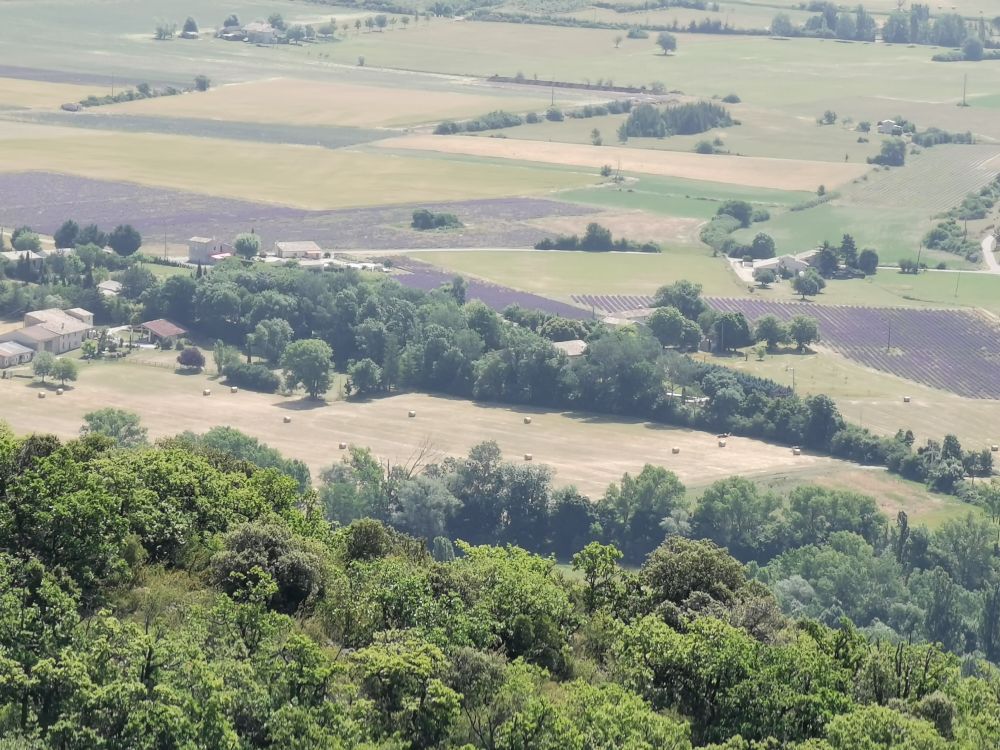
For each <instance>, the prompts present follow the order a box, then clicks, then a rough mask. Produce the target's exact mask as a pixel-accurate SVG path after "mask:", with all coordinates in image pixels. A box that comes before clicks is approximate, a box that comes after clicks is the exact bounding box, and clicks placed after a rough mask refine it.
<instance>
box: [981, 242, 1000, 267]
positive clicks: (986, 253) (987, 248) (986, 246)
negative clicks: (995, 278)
mask: <svg viewBox="0 0 1000 750" xmlns="http://www.w3.org/2000/svg"><path fill="white" fill-rule="evenodd" d="M996 247H997V238H996V237H994V236H993V235H992V234H988V235H986V236H985V237H983V260H985V261H986V267H987V268H988V269H989V271H990V273H995V274H1000V262H998V261H997V256H996V255H995V253H994V252H993V251H994V250H996Z"/></svg>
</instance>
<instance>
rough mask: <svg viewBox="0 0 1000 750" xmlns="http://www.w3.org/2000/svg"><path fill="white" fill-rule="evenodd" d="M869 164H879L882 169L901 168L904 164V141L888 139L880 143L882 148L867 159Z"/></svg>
mask: <svg viewBox="0 0 1000 750" xmlns="http://www.w3.org/2000/svg"><path fill="white" fill-rule="evenodd" d="M868 163H869V164H879V165H881V166H883V167H901V166H903V164H905V163H906V141H904V140H903V139H901V138H890V139H887V140H884V141H882V148H881V149H880V150H879V152H878V154H876V155H875V156H869V157H868Z"/></svg>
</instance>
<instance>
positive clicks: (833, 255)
mask: <svg viewBox="0 0 1000 750" xmlns="http://www.w3.org/2000/svg"><path fill="white" fill-rule="evenodd" d="M878 261H879V259H878V253H877V252H876V251H875V250H873V249H871V248H865V249H864V250H861V251H860V252H858V246H857V243H856V242H855V241H854V237H852V236H851V235H849V234H845V235H844V236H843V237H841V240H840V244H839V245H832V244H830V242H828V241H827V240H823V244H822V245H820V247H819V252H818V253H817V255H816V261H815V262H816V270H817V271H818V272H819V275H820V276H822V277H823V278H825V279H832V278H841V277H844V278H852V277H854V276H857V275H859V274H861V275H864V276H871V275H873V274H874V273H875V272H876V271H877V270H878Z"/></svg>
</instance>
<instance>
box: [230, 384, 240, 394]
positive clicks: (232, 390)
mask: <svg viewBox="0 0 1000 750" xmlns="http://www.w3.org/2000/svg"><path fill="white" fill-rule="evenodd" d="M229 392H230V393H239V392H240V389H239V388H237V387H236V386H235V385H233V386H230V387H229Z"/></svg>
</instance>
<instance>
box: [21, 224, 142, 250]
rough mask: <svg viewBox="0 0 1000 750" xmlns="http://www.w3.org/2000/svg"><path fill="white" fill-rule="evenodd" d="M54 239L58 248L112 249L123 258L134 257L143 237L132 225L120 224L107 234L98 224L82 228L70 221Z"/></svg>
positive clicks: (61, 227)
mask: <svg viewBox="0 0 1000 750" xmlns="http://www.w3.org/2000/svg"><path fill="white" fill-rule="evenodd" d="M28 231H31V230H30V229H29V230H28ZM52 238H53V240H55V245H56V247H58V248H76V249H77V250H79V249H80V247H82V246H87V245H93V246H97V247H98V248H100V247H110V248H111V249H112V250H114V251H115V252H116V253H118V254H119V255H121V256H123V257H126V256H129V255H132V254H133V253H135V252H137V251H138V250H139V248H140V247H142V235H141V234H139V232H138V231H136V229H135V228H134V227H132V225H131V224H119V225H118V226H116V227H115V228H114V229H112V230H111V231H110V232H108V233H106V234H105V233H104V232H102V231H101V230H100V228H99V227H98V226H97V225H96V224H88V225H87V226H85V227H82V228H81V227H80V225H79V224H77V223H76V222H75V221H73V220H72V219H69V220H67V221H65V222H63V224H62V226H60V227H59V229H57V230H56V231H55V233H54V234H53V235H52Z"/></svg>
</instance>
